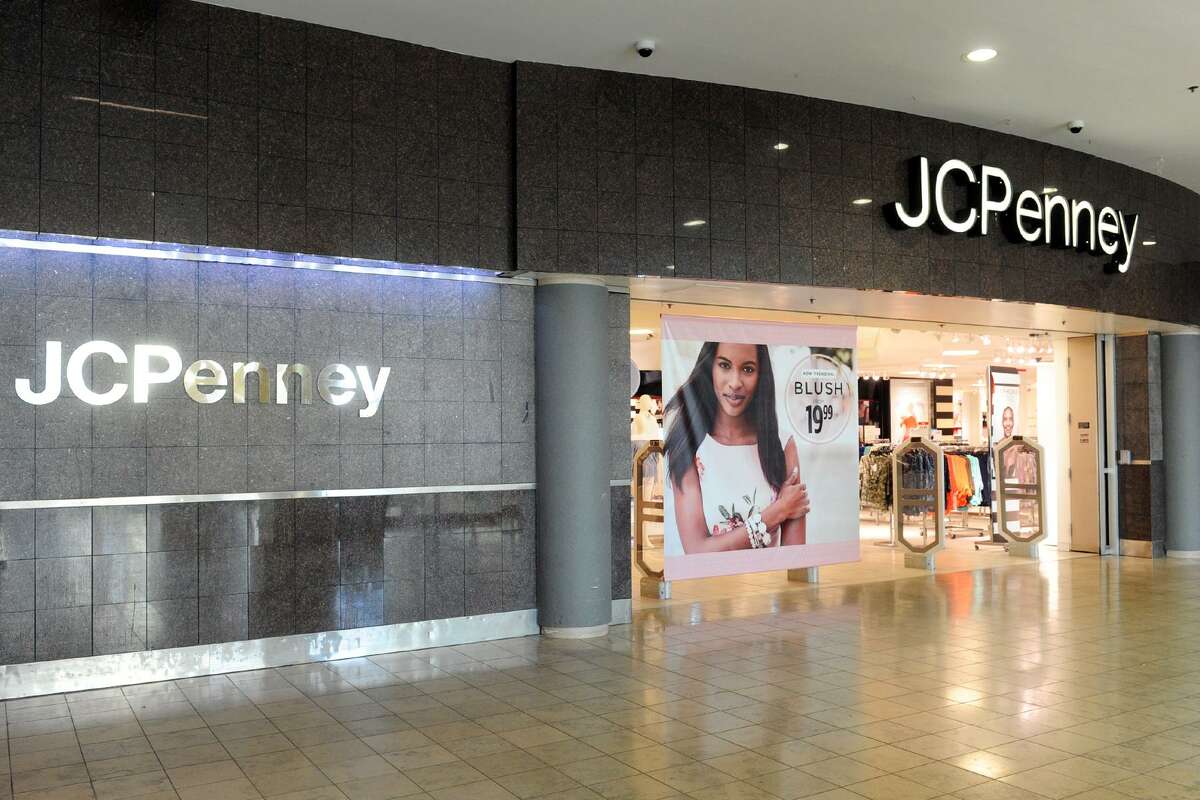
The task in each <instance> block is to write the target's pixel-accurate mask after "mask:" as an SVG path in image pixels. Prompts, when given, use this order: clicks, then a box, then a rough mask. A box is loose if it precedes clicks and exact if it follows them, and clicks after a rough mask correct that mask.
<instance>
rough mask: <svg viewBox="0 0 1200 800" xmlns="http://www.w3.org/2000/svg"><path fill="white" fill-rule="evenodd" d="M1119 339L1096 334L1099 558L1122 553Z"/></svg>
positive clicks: (1105, 334) (1109, 335)
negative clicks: (1118, 460)
mask: <svg viewBox="0 0 1200 800" xmlns="http://www.w3.org/2000/svg"><path fill="white" fill-rule="evenodd" d="M1116 352H1117V337H1116V336H1115V335H1114V334H1111V333H1098V334H1096V401H1097V404H1098V406H1099V409H1098V412H1099V413H1097V415H1096V416H1097V418H1098V419H1097V422H1098V424H1099V425H1100V431H1099V432H1098V433H1099V435H1098V436H1097V443H1098V445H1099V446H1098V447H1097V451H1098V452H1097V457H1098V459H1099V469H1098V470H1097V474H1098V476H1099V484H1100V485H1099V486H1098V487H1097V489H1098V490H1099V500H1100V555H1102V556H1110V555H1118V554H1119V553H1120V551H1121V548H1120V542H1121V517H1120V515H1119V513H1118V512H1119V510H1120V509H1119V507H1118V499H1119V491H1118V483H1117V381H1116V377H1117V356H1116Z"/></svg>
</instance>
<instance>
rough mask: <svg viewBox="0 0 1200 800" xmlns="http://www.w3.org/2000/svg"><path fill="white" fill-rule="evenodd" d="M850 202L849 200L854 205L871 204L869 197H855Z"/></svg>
mask: <svg viewBox="0 0 1200 800" xmlns="http://www.w3.org/2000/svg"><path fill="white" fill-rule="evenodd" d="M850 202H851V204H853V205H856V206H868V205H870V204H871V198H869V197H856V198H854V199H853V200H851V201H850Z"/></svg>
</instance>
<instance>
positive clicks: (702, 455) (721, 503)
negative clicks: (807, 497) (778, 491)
mask: <svg viewBox="0 0 1200 800" xmlns="http://www.w3.org/2000/svg"><path fill="white" fill-rule="evenodd" d="M696 475H697V476H698V477H699V478H700V494H701V497H702V498H703V501H704V520H705V522H706V523H707V524H708V532H709V534H710V535H713V536H720V535H722V534H726V533H729V532H730V531H731V530H733V529H734V528H735V527H736V526H737V525H738V518H741V519H742V520H744V519H745V518H746V515H747V514H749V513H750V510H751V506H753V510H754V512H755V513H756V514H757V513H760V512H761V511H762V510H763V509H764V508H765V507H766V506H767V505H769V504H770V503H772V502H774V500H775V493H774V492H773V491H772V490H771V485H770V484H769V483H767V479H766V477H765V476H764V475H763V472H762V466H761V465H760V464H759V461H758V445H757V444H745V445H726V444H721V443H720V442H718V441H717V440H716V439H714V438H712V437H711V436H705V437H704V441H703V442H701V443H700V447H699V449H698V450H697V451H696ZM747 497H749V498H750V499H751V501H752V503H748V502H746V498H747ZM722 509H724V511H725V512H727V514H726V513H722ZM731 518H732V521H731ZM772 538H773V541H772V544H778V543H779V537H778V536H773V537H772Z"/></svg>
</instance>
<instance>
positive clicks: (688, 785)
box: [649, 763, 736, 794]
mask: <svg viewBox="0 0 1200 800" xmlns="http://www.w3.org/2000/svg"><path fill="white" fill-rule="evenodd" d="M649 775H650V777H652V778H654V779H655V780H658V781H661V782H662V783H665V784H666V785H667V786H670V787H671V788H673V789H675V790H676V791H679V792H682V793H684V794H691V793H692V792H694V791H696V790H698V789H704V788H707V787H709V786H719V785H720V784H722V783H730V782H732V781H734V780H736V777H735V776H733V775H730V774H728V773H726V772H723V771H721V770H719V769H716V768H715V767H712V766H709V765H708V764H705V763H692V764H678V765H676V766H673V767H666V768H665V769H660V770H655V771H654V772H651V773H649Z"/></svg>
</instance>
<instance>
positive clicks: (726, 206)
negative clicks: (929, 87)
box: [516, 62, 1200, 321]
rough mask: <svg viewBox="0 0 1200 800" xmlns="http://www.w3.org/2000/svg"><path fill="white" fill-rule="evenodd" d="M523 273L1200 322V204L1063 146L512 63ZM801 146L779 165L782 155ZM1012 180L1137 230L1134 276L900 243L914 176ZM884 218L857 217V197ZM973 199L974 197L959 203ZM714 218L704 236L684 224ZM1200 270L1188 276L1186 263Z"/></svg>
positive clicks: (981, 241)
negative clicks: (921, 166)
mask: <svg viewBox="0 0 1200 800" xmlns="http://www.w3.org/2000/svg"><path fill="white" fill-rule="evenodd" d="M516 109H517V123H516V172H517V189H516V195H517V265H518V267H520V268H521V269H529V270H539V271H550V272H553V271H562V272H599V273H602V274H609V275H614V274H615V275H634V274H639V275H658V276H667V277H671V276H674V277H679V278H693V279H694V278H718V279H723V280H740V281H766V282H772V283H785V284H799V285H810V284H811V285H817V286H845V287H852V288H860V289H893V290H901V289H902V290H907V291H915V292H921V293H925V294H941V295H961V296H970V297H986V298H1002V299H1007V300H1020V301H1035V302H1045V303H1054V304H1060V305H1071V306H1080V307H1085V308H1097V309H1103V310H1108V311H1120V312H1122V313H1127V314H1134V315H1138V316H1144V317H1150V318H1156V319H1171V320H1189V321H1200V302H1198V300H1200V294H1198V292H1200V288H1198V286H1200V285H1198V283H1197V281H1195V280H1194V279H1193V277H1192V276H1193V275H1195V274H1196V272H1195V270H1196V269H1197V268H1198V265H1197V264H1196V263H1195V262H1197V261H1200V197H1198V196H1197V195H1196V194H1195V193H1193V192H1191V191H1188V190H1186V189H1184V188H1183V187H1181V186H1178V185H1176V184H1173V183H1171V182H1170V181H1167V180H1165V179H1162V178H1159V177H1156V176H1153V175H1150V174H1148V173H1145V172H1141V171H1139V170H1136V169H1133V168H1131V167H1126V166H1123V165H1120V164H1116V163H1113V162H1109V161H1105V160H1102V159H1099V158H1095V157H1092V156H1088V155H1085V154H1083V153H1079V152H1075V151H1072V150H1067V149H1065V148H1061V147H1055V146H1052V145H1047V144H1043V143H1041V142H1034V141H1030V140H1026V139H1021V138H1018V137H1015V136H1009V135H1005V134H1002V133H996V132H994V131H987V130H982V129H979V128H974V127H971V126H968V125H960V124H955V123H951V122H945V121H941V120H936V119H930V118H927V117H919V116H915V115H912V114H902V113H898V112H894V111H886V110H882V109H872V108H867V107H864V106H855V105H850V104H847V103H838V102H835V101H830V100H819V99H815V98H807V97H801V96H797V95H789V94H782V93H777V92H766V91H758V90H751V89H742V88H738V87H735V86H725V85H719V84H707V83H698V82H693V81H685V80H673V79H667V78H655V77H647V76H638V75H630V74H625V73H616V72H604V71H598V70H587V69H580V68H572V67H559V66H553V65H548V64H535V63H527V62H519V63H518V64H517V65H516ZM781 142H782V143H786V144H787V145H788V147H787V149H786V150H777V149H775V145H777V144H779V143H781ZM915 155H926V156H929V157H930V159H931V160H932V161H933V162H934V163H937V162H938V161H941V160H944V159H947V158H950V157H957V158H961V159H964V160H966V161H968V162H969V163H980V162H984V163H988V164H992V165H995V166H1000V167H1003V168H1004V169H1005V170H1007V172H1008V174H1009V176H1010V177H1011V178H1012V180H1013V183H1014V187H1016V188H1017V189H1021V188H1033V189H1035V190H1040V189H1041V188H1042V187H1043V186H1055V187H1057V188H1058V189H1059V190H1060V192H1061V193H1062V194H1064V195H1065V196H1067V197H1069V198H1070V197H1075V198H1084V199H1090V200H1091V201H1092V202H1094V203H1097V204H1098V205H1099V204H1102V203H1103V204H1109V205H1112V206H1114V207H1116V208H1120V209H1125V210H1129V211H1137V212H1140V213H1141V214H1142V220H1141V223H1140V226H1139V234H1140V236H1139V238H1153V239H1155V240H1157V241H1158V244H1157V245H1156V246H1155V247H1153V248H1143V247H1138V248H1137V249H1136V250H1135V255H1134V262H1133V266H1132V269H1131V270H1130V271H1129V272H1128V273H1126V274H1124V275H1116V274H1112V275H1110V274H1106V273H1105V272H1104V270H1103V267H1102V263H1103V262H1102V260H1101V259H1098V258H1095V257H1093V256H1090V255H1084V254H1079V253H1076V252H1074V251H1068V250H1054V249H1049V248H1038V247H1031V246H1028V245H1016V244H1012V243H1010V242H1008V241H1007V240H1005V239H1004V237H1003V236H1001V235H999V234H998V233H992V234H991V235H989V236H985V237H971V236H940V235H938V234H936V233H934V232H932V231H930V230H929V229H920V230H908V231H896V230H893V229H892V228H890V227H889V226H888V225H887V223H886V222H885V220H884V218H883V214H882V213H881V206H882V205H883V204H884V203H885V202H889V201H892V200H907V199H908V196H909V195H908V191H909V190H908V176H907V169H906V162H907V160H908V159H909V158H910V157H912V156H915ZM860 197H868V198H872V199H873V201H874V202H873V203H872V204H870V205H864V206H854V205H851V202H850V201H851V200H852V199H854V198H860ZM963 199H964V200H965V193H964V198H963ZM693 219H703V220H705V221H706V223H707V224H705V225H702V226H695V227H688V226H685V225H684V223H686V222H687V221H689V220H693ZM1189 262H1190V263H1189Z"/></svg>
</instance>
